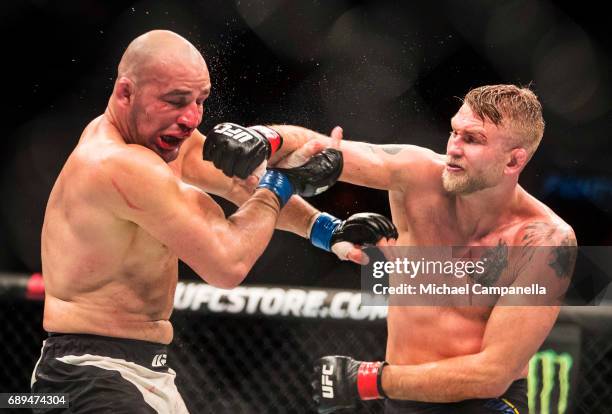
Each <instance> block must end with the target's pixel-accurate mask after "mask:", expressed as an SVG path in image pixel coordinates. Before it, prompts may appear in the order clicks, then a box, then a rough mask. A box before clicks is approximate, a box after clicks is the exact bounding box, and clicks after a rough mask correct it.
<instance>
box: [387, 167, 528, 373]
mask: <svg viewBox="0 0 612 414" xmlns="http://www.w3.org/2000/svg"><path fill="white" fill-rule="evenodd" d="M442 168H443V162H442V161H440V162H435V161H432V163H431V165H430V166H429V167H427V168H426V169H425V170H424V171H423V173H424V174H425V175H427V176H425V175H423V176H422V180H420V181H421V182H422V186H421V184H417V187H418V188H411V189H410V190H409V191H408V190H406V191H390V192H389V200H390V204H391V213H392V216H393V222H394V223H395V224H396V225H397V227H398V231H399V234H400V236H399V239H398V240H397V246H470V247H475V248H476V250H478V249H479V248H480V247H481V246H499V245H500V244H503V245H508V246H511V245H513V244H515V243H516V235H517V232H518V230H519V228H520V227H521V226H522V225H524V223H525V222H527V221H530V220H533V219H534V218H536V217H537V215H538V213H537V212H538V209H539V206H535V205H533V204H531V203H532V199H531V198H530V197H529V196H527V194H526V193H525V195H526V197H525V203H524V204H525V205H524V208H521V209H519V210H518V211H515V212H513V214H511V215H509V216H508V217H505V218H504V220H503V223H505V224H503V225H500V226H497V227H496V228H495V230H493V231H492V232H489V233H488V234H485V235H480V236H479V237H474V238H465V237H462V236H461V231H460V229H459V227H458V225H457V223H458V222H459V220H460V217H458V214H457V212H456V210H455V207H454V203H453V198H452V196H449V195H448V194H447V193H445V191H444V190H443V188H442V182H441V174H442ZM520 191H522V192H524V191H523V190H520ZM511 282H512V281H508V280H501V279H500V280H498V281H497V283H496V284H500V283H503V284H510V283H511ZM491 310H492V308H491V307H489V306H487V307H484V306H483V307H478V306H456V307H450V306H444V307H443V306H433V305H432V306H389V312H388V318H387V323H388V341H387V355H386V358H387V360H388V361H389V362H390V363H391V364H422V363H427V362H433V361H438V360H441V359H447V358H452V357H456V356H461V355H468V354H475V353H478V352H479V351H480V350H481V346H482V339H483V336H484V332H485V328H486V324H487V320H488V318H489V315H490V313H491ZM526 373H527V367H525V369H524V370H523V375H526Z"/></svg>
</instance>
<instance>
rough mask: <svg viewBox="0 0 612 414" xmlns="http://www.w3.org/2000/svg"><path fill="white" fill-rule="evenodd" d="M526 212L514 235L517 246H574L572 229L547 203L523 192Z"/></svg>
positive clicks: (575, 242)
mask: <svg viewBox="0 0 612 414" xmlns="http://www.w3.org/2000/svg"><path fill="white" fill-rule="evenodd" d="M525 195H526V197H525V199H526V203H525V204H526V205H527V206H528V209H527V211H528V212H529V214H527V215H526V216H525V217H524V219H523V220H522V221H521V222H520V223H519V228H518V231H517V233H516V237H515V242H516V243H515V245H518V246H576V245H577V241H576V235H575V233H574V229H572V226H570V225H569V224H568V223H566V222H565V221H564V220H563V219H562V218H561V217H559V216H558V215H557V214H556V213H555V212H554V211H553V210H552V209H550V208H549V207H548V206H547V205H545V204H544V203H542V202H541V201H539V200H537V199H536V198H535V197H533V196H531V195H530V194H528V193H526V192H525Z"/></svg>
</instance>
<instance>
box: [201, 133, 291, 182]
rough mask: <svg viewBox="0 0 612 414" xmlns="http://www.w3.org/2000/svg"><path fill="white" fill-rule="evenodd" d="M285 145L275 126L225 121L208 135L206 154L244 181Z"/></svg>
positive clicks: (228, 172)
mask: <svg viewBox="0 0 612 414" xmlns="http://www.w3.org/2000/svg"><path fill="white" fill-rule="evenodd" d="M282 144H283V139H282V137H281V136H280V135H279V134H278V133H277V132H276V131H274V130H273V129H271V128H268V127H265V126H262V125H256V126H252V127H249V128H245V127H243V126H240V125H237V124H232V123H230V122H225V123H222V124H219V125H216V126H215V127H214V128H213V129H212V130H211V131H209V132H208V134H207V135H206V141H204V151H203V152H204V154H203V156H204V160H205V161H212V163H213V164H214V165H215V167H217V168H218V169H220V170H222V171H223V173H224V174H225V175H227V176H228V177H233V176H238V177H239V178H241V179H243V180H244V179H245V178H247V177H248V176H249V175H251V174H252V173H253V171H255V169H256V168H257V167H258V166H259V165H260V164H261V163H262V162H263V161H264V160H267V159H269V158H270V157H271V156H272V155H273V154H274V153H275V152H276V151H277V150H278V149H279V148H280V147H281V146H282Z"/></svg>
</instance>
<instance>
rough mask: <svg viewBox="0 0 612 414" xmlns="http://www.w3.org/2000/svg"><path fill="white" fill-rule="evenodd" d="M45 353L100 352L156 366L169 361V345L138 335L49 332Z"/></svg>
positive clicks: (76, 354)
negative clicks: (139, 337) (136, 336)
mask: <svg viewBox="0 0 612 414" xmlns="http://www.w3.org/2000/svg"><path fill="white" fill-rule="evenodd" d="M44 354H45V357H49V358H61V357H63V356H66V355H74V356H80V355H87V354H89V355H99V356H105V357H108V358H116V359H123V360H125V361H129V362H134V363H136V364H139V365H142V366H151V367H154V368H156V367H162V366H165V365H166V364H167V358H168V345H165V344H160V343H156V342H148V341H141V340H138V339H127V338H114V337H110V336H100V335H90V334H72V333H70V334H68V333H55V332H49V337H48V338H47V339H46V340H45V346H44Z"/></svg>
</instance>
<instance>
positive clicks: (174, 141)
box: [157, 135, 182, 150]
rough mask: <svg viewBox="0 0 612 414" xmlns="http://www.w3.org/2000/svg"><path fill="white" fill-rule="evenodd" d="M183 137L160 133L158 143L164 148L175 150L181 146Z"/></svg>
mask: <svg viewBox="0 0 612 414" xmlns="http://www.w3.org/2000/svg"><path fill="white" fill-rule="evenodd" d="M181 141H182V139H180V138H176V137H173V136H171V135H160V136H159V138H158V139H157V145H158V146H159V147H160V148H161V149H164V150H173V149H175V148H177V147H178V146H179V144H180V143H181Z"/></svg>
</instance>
